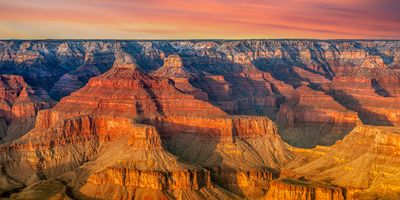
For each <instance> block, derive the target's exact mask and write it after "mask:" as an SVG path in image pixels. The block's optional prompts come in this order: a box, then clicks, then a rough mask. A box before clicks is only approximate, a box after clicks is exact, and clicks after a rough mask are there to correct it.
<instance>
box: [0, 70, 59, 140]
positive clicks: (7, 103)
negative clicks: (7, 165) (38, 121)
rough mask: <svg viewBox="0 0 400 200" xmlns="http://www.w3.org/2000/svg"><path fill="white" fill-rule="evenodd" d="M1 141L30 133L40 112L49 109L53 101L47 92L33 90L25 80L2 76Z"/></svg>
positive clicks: (0, 93)
mask: <svg viewBox="0 0 400 200" xmlns="http://www.w3.org/2000/svg"><path fill="white" fill-rule="evenodd" d="M0 101H1V105H0V124H1V125H0V126H1V127H0V131H1V133H0V135H1V136H0V140H1V141H2V142H7V141H11V140H14V139H16V138H18V137H20V136H22V135H23V134H25V133H26V132H28V131H29V130H30V129H31V128H32V127H33V123H34V118H35V117H36V114H37V112H38V111H39V110H42V109H45V108H49V107H50V106H51V105H52V103H53V102H52V100H51V98H50V97H49V96H47V93H46V91H43V90H41V89H38V90H33V89H32V88H31V87H30V86H29V85H28V84H26V83H25V81H24V79H23V78H22V77H20V76H15V75H0Z"/></svg>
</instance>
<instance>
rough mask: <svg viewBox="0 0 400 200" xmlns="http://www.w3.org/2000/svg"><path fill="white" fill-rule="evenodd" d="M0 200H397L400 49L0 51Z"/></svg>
mask: <svg viewBox="0 0 400 200" xmlns="http://www.w3.org/2000/svg"><path fill="white" fill-rule="evenodd" d="M0 74H1V75H0V99H1V104H0V164H1V172H0V197H1V198H5V199H260V200H261V199H265V200H275V199H282V200H319V199H321V200H353V199H354V200H355V199H400V159H399V158H398V156H399V155H400V129H399V126H398V125H399V124H400V104H399V102H400V101H399V100H400V41H367V40H360V41H356V40H326V41H322V40H238V41H235V40H227V41H225V40H210V41H189V40H188V41H119V40H93V41H86V40H76V41H73V40H65V41H57V40H44V41H39V40H38V41H11V40H10V41H0Z"/></svg>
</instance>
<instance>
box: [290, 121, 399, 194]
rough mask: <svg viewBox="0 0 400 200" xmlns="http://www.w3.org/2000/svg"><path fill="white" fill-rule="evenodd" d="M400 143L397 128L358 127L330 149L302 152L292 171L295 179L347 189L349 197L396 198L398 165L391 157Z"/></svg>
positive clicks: (323, 148)
mask: <svg viewBox="0 0 400 200" xmlns="http://www.w3.org/2000/svg"><path fill="white" fill-rule="evenodd" d="M399 140H400V135H399V129H398V127H385V126H381V127H374V126H366V125H363V126H357V127H356V128H355V129H354V130H353V131H351V132H350V133H349V134H348V135H347V136H346V137H345V138H344V139H343V140H341V141H338V142H336V143H335V144H334V145H332V146H330V147H317V148H315V149H313V150H311V151H308V152H301V153H300V155H299V156H298V157H297V159H298V160H297V161H293V165H291V168H293V170H294V171H295V172H296V173H297V174H298V176H305V177H307V178H308V179H312V180H317V181H326V182H329V183H332V184H334V185H338V186H341V187H344V188H347V191H348V195H347V196H348V197H349V198H350V197H352V198H354V199H366V198H371V197H374V198H378V199H396V198H398V197H399V196H398V194H399V187H398V184H399V179H398V175H399V167H400V162H399V159H398V158H397V157H393V155H397V154H398V152H399V150H400V148H399ZM310 158H311V159H310ZM308 159H310V160H309V162H306V163H304V160H308ZM302 162H303V163H302Z"/></svg>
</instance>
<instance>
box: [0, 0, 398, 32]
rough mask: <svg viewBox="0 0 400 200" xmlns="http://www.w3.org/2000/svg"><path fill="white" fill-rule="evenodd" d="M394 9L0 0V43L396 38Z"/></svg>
mask: <svg viewBox="0 0 400 200" xmlns="http://www.w3.org/2000/svg"><path fill="white" fill-rule="evenodd" d="M399 4H400V3H398V1H397V0H325V1H319V0H279V1H274V0H247V1H244V0H243V1H242V0H186V1H181V0H114V1H108V0H60V1H53V0H19V1H13V0H2V1H1V2H0V30H1V31H0V38H51V39H57V38H71V39H74V38H96V39H100V38H114V39H180V38H182V39H192V38H198V39H207V38H226V39H230V38H321V39H329V38H360V39H365V38H382V39H398V38H399V35H400V23H399V21H400V16H399V14H397V13H398V10H399V9H400V5H399ZM52 27H53V28H52ZM45 31H46V32H45Z"/></svg>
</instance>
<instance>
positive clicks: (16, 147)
mask: <svg viewBox="0 0 400 200" xmlns="http://www.w3.org/2000/svg"><path fill="white" fill-rule="evenodd" d="M120 58H124V59H123V60H116V62H115V63H114V66H113V68H112V69H110V70H109V71H108V72H106V73H104V74H102V75H100V76H97V77H95V78H92V79H91V80H89V82H88V84H87V85H86V86H85V87H83V88H82V89H80V90H78V91H76V92H73V93H72V94H71V95H70V96H67V97H65V98H63V99H62V100H61V101H60V103H59V104H57V105H56V106H54V107H53V108H52V109H50V110H44V111H41V112H40V113H39V115H38V117H37V121H36V124H35V128H34V129H33V130H32V131H30V132H29V133H28V134H26V135H25V136H23V137H22V138H20V139H18V140H16V141H14V143H12V144H8V145H3V146H2V154H1V161H2V167H3V171H2V179H4V182H5V184H3V185H2V189H3V191H9V190H10V189H12V188H20V187H24V186H25V185H27V186H31V185H32V183H35V182H37V181H40V180H46V179H49V180H52V178H56V177H59V176H60V175H61V177H59V178H58V179H61V180H63V181H62V182H65V183H68V187H71V188H72V191H73V193H72V194H73V195H74V196H76V197H79V198H106V199H107V198H122V199H129V198H133V197H134V198H139V199H142V198H144V199H145V198H183V199H185V198H188V199H209V198H223V199H231V198H237V197H236V196H235V195H233V194H231V193H230V192H227V191H226V189H227V190H230V191H231V192H234V193H236V194H238V195H241V196H242V197H243V196H248V197H258V196H262V195H264V194H265V191H267V190H268V188H269V182H270V181H271V180H272V179H276V178H277V177H278V176H279V172H278V169H279V167H280V166H281V165H283V164H284V163H287V162H288V161H289V160H290V159H292V154H291V152H290V151H289V150H288V145H286V144H285V143H284V142H282V141H281V140H280V137H279V136H278V134H277V131H276V127H275V125H274V124H273V122H272V121H271V120H269V119H267V118H265V117H251V116H229V115H227V114H226V113H225V112H223V111H222V110H220V109H219V108H216V107H214V106H212V105H211V104H209V103H207V102H204V101H201V100H198V99H196V98H195V97H193V96H191V95H188V94H185V93H183V92H182V91H180V90H178V89H176V88H175V86H174V84H173V82H171V80H169V79H161V78H156V77H153V76H150V75H147V74H145V73H142V72H141V71H140V70H139V69H138V68H137V67H136V65H135V63H134V60H133V58H130V57H129V56H127V55H125V56H121V57H120ZM143 123H144V124H147V125H144V124H143ZM156 129H157V130H156ZM158 132H159V133H158ZM188 137H193V140H187V138H188ZM162 138H164V141H165V142H166V144H167V146H168V149H169V150H171V151H173V152H174V153H176V155H178V156H182V158H183V160H186V161H187V162H188V163H186V162H184V161H181V160H180V159H178V158H177V157H176V156H174V155H172V154H171V153H168V151H167V150H165V149H164V148H163V146H162V145H161V139H162ZM198 140H202V141H204V142H205V143H204V144H206V145H210V144H211V145H218V146H219V148H218V149H212V148H208V149H209V151H203V150H202V149H201V146H198V144H194V143H193V141H198ZM179 145H185V146H187V147H186V148H183V147H179ZM266 147H268V149H266ZM178 149H181V150H183V151H184V152H185V153H184V154H180V153H179V152H177V151H178ZM234 152H237V153H239V152H242V153H239V154H236V153H234ZM199 153H200V154H199ZM196 154H199V156H198V158H199V159H197V160H191V158H195V157H194V156H196ZM210 154H211V156H212V157H214V158H218V159H215V160H214V159H211V160H210V161H209V162H204V160H201V159H204V158H205V156H208V155H210ZM189 163H190V164H189ZM191 164H192V165H191ZM204 167H205V168H204ZM63 174H64V175H63ZM214 181H216V182H217V183H218V184H221V186H223V187H224V188H225V189H222V188H221V187H220V186H218V185H215V184H214V183H213V182H214ZM42 182H43V181H42ZM39 186H40V185H38V187H39ZM27 190H28V191H29V190H35V187H34V186H32V187H28V188H26V189H25V190H24V191H23V192H22V193H21V195H23V193H24V192H28V191H27ZM36 190H37V188H36ZM242 190H243V191H242ZM16 195H18V194H16ZM110 195H111V196H110Z"/></svg>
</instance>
